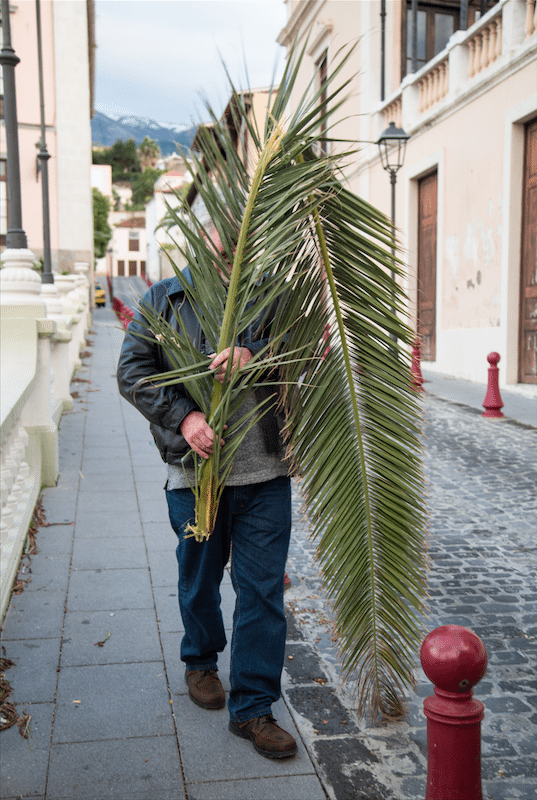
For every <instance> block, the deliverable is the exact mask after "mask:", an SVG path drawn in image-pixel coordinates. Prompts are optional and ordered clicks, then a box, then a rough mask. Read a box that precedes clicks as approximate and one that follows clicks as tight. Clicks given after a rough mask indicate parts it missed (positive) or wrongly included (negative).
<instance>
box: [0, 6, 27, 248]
mask: <svg viewBox="0 0 537 800" xmlns="http://www.w3.org/2000/svg"><path fill="white" fill-rule="evenodd" d="M9 14H10V11H9V0H2V28H3V32H4V46H3V48H2V52H1V53H0V64H1V65H2V68H3V72H4V108H5V128H6V149H7V155H8V159H7V192H8V198H9V200H8V204H9V230H8V231H7V235H6V248H7V249H10V248H13V249H18V250H25V249H26V248H27V247H28V242H27V239H26V233H25V232H24V229H23V227H22V204H21V175H20V159H19V130H18V122H17V96H16V92H15V67H16V66H17V64H18V63H19V62H20V58H19V57H18V56H17V55H16V54H15V51H14V50H13V48H12V46H11V21H10V18H9Z"/></svg>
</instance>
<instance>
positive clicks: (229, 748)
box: [173, 695, 314, 784]
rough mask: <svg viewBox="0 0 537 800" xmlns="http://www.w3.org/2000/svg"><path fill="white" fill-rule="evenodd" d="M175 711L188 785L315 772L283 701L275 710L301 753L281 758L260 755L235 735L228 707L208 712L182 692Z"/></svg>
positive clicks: (175, 704) (275, 705) (279, 721)
mask: <svg viewBox="0 0 537 800" xmlns="http://www.w3.org/2000/svg"><path fill="white" fill-rule="evenodd" d="M173 711H174V715H175V718H176V720H177V721H178V722H180V726H178V732H179V748H180V750H181V755H182V758H183V768H184V771H185V779H186V782H187V784H191V783H199V782H201V781H222V780H238V779H241V778H269V777H272V776H274V777H281V776H284V775H307V774H314V769H313V766H312V764H311V761H310V759H309V756H308V754H307V753H306V750H305V749H304V745H303V744H302V740H301V739H300V736H299V735H298V733H297V730H296V728H295V725H294V723H293V721H292V719H291V717H290V715H289V712H288V711H287V708H286V706H285V703H284V702H283V700H278V702H277V703H275V704H274V706H273V713H274V716H275V717H276V719H277V721H278V724H279V725H281V726H282V728H285V730H287V731H289V733H291V734H292V735H293V736H294V737H295V738H296V740H297V744H298V754H297V755H296V756H294V757H293V758H284V759H279V760H276V759H269V758H264V757H263V756H260V755H259V754H258V753H256V751H255V750H254V747H253V745H252V743H251V742H250V741H249V740H247V739H241V738H239V737H238V736H235V735H234V734H232V733H231V732H230V731H229V730H228V722H229V715H228V713H227V710H226V709H222V710H221V711H206V710H204V709H202V708H198V706H196V705H195V704H194V703H193V702H192V701H191V700H190V699H189V698H188V697H187V696H186V695H181V696H174V703H173Z"/></svg>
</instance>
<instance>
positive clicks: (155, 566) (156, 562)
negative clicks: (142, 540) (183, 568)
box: [148, 549, 177, 587]
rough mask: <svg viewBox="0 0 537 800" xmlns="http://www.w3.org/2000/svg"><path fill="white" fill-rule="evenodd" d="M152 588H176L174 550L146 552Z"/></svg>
mask: <svg viewBox="0 0 537 800" xmlns="http://www.w3.org/2000/svg"><path fill="white" fill-rule="evenodd" d="M148 559H149V565H150V567H151V583H152V584H153V586H174V587H176V586H177V558H176V556H175V549H170V550H169V551H168V552H163V551H160V550H157V551H155V550H150V551H149V552H148Z"/></svg>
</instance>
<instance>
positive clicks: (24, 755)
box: [0, 703, 53, 800]
mask: <svg viewBox="0 0 537 800" xmlns="http://www.w3.org/2000/svg"><path fill="white" fill-rule="evenodd" d="M15 708H16V710H17V713H18V714H19V715H23V714H24V713H27V714H30V716H31V720H30V731H31V738H28V739H25V738H24V737H23V736H21V735H20V733H19V728H18V727H17V725H13V727H11V728H8V729H7V730H5V731H2V732H1V734H0V735H1V737H2V758H1V759H0V797H6V798H7V797H16V798H20V797H26V796H32V800H34V795H41V796H44V794H45V786H46V781H47V766H48V757H49V747H50V730H51V727H52V715H53V705H52V703H37V704H35V705H31V704H28V705H22V706H21V705H18V704H15Z"/></svg>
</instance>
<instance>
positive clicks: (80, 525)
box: [75, 510, 142, 540]
mask: <svg viewBox="0 0 537 800" xmlns="http://www.w3.org/2000/svg"><path fill="white" fill-rule="evenodd" d="M108 533H110V534H111V535H113V536H141V535H142V525H141V522H140V515H139V514H138V511H121V513H119V514H118V513H117V511H116V512H114V511H110V510H109V511H101V510H93V511H92V512H91V513H86V512H84V513H77V515H76V523H75V537H76V539H77V540H78V539H84V538H91V539H94V538H101V537H103V536H106V535H107V534H108Z"/></svg>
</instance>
